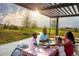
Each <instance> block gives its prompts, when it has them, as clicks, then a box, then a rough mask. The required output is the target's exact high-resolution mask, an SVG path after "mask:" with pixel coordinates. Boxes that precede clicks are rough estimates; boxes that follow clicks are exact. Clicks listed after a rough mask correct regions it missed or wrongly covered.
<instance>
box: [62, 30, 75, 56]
mask: <svg viewBox="0 0 79 59" xmlns="http://www.w3.org/2000/svg"><path fill="white" fill-rule="evenodd" d="M63 44H64V47H65V53H66V56H73V53H74V44H75V41H74V36H73V34H72V32H71V31H69V32H67V33H66V35H65V38H64V39H63Z"/></svg>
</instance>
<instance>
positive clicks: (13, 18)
mask: <svg viewBox="0 0 79 59" xmlns="http://www.w3.org/2000/svg"><path fill="white" fill-rule="evenodd" d="M28 14H29V18H30V19H31V20H35V21H36V23H37V25H38V26H39V27H44V26H46V27H49V26H50V18H49V17H47V16H44V15H41V14H39V15H36V14H35V12H33V11H31V10H28V9H26V8H23V7H20V6H17V5H15V4H11V3H0V23H2V24H13V25H16V26H22V22H23V19H24V17H25V16H26V15H28ZM52 20H53V19H52ZM59 27H72V28H79V17H64V18H59Z"/></svg>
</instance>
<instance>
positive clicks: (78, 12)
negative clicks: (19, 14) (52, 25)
mask: <svg viewBox="0 0 79 59" xmlns="http://www.w3.org/2000/svg"><path fill="white" fill-rule="evenodd" d="M16 4H17V5H19V6H22V7H25V8H28V9H30V10H32V11H36V10H39V12H40V14H42V15H45V16H48V17H50V18H57V22H56V35H58V20H59V18H60V17H74V16H79V3H16Z"/></svg>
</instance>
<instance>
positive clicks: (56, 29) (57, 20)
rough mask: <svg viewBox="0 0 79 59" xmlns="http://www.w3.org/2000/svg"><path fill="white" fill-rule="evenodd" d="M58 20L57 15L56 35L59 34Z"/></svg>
mask: <svg viewBox="0 0 79 59" xmlns="http://www.w3.org/2000/svg"><path fill="white" fill-rule="evenodd" d="M58 22H59V17H57V21H56V36H57V35H58Z"/></svg>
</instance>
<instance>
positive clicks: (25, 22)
mask: <svg viewBox="0 0 79 59" xmlns="http://www.w3.org/2000/svg"><path fill="white" fill-rule="evenodd" d="M29 25H30V20H29V15H28V16H26V17H24V20H23V26H24V27H25V28H28V27H29Z"/></svg>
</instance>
